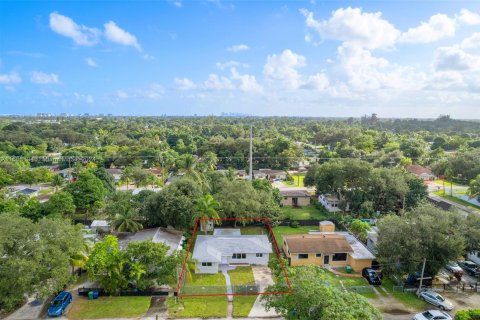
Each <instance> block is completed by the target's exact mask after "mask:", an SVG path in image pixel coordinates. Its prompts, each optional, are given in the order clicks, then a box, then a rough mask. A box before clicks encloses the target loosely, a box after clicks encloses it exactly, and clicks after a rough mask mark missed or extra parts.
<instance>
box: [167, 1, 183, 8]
mask: <svg viewBox="0 0 480 320" xmlns="http://www.w3.org/2000/svg"><path fill="white" fill-rule="evenodd" d="M168 2H170V3H171V4H173V5H174V6H175V7H177V8H181V7H183V3H182V1H180V0H169V1H168Z"/></svg>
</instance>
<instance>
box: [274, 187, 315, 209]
mask: <svg viewBox="0 0 480 320" xmlns="http://www.w3.org/2000/svg"><path fill="white" fill-rule="evenodd" d="M280 194H281V195H282V197H283V199H282V202H281V204H282V205H284V206H287V207H304V206H308V205H309V204H310V194H309V193H308V191H307V190H295V189H283V190H280Z"/></svg>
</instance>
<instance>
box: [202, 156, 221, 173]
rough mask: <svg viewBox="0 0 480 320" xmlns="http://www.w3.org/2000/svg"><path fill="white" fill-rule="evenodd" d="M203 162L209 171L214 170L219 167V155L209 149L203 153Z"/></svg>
mask: <svg viewBox="0 0 480 320" xmlns="http://www.w3.org/2000/svg"><path fill="white" fill-rule="evenodd" d="M202 163H203V164H204V165H205V169H206V170H207V172H213V171H215V169H217V163H218V157H217V155H216V154H215V153H214V152H212V151H208V152H206V153H205V154H204V155H203V158H202Z"/></svg>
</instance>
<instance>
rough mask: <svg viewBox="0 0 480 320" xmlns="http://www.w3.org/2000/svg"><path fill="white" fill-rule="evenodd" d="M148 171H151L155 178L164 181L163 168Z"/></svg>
mask: <svg viewBox="0 0 480 320" xmlns="http://www.w3.org/2000/svg"><path fill="white" fill-rule="evenodd" d="M148 171H150V172H151V173H152V174H153V175H154V176H155V178H157V179H160V180H162V181H163V178H164V177H163V171H162V168H150V169H148Z"/></svg>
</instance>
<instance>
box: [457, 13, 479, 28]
mask: <svg viewBox="0 0 480 320" xmlns="http://www.w3.org/2000/svg"><path fill="white" fill-rule="evenodd" d="M455 19H456V20H457V21H458V22H459V23H461V24H465V25H468V26H474V25H479V24H480V15H479V14H478V13H475V12H472V11H470V10H467V9H462V10H460V14H458V15H455Z"/></svg>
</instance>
